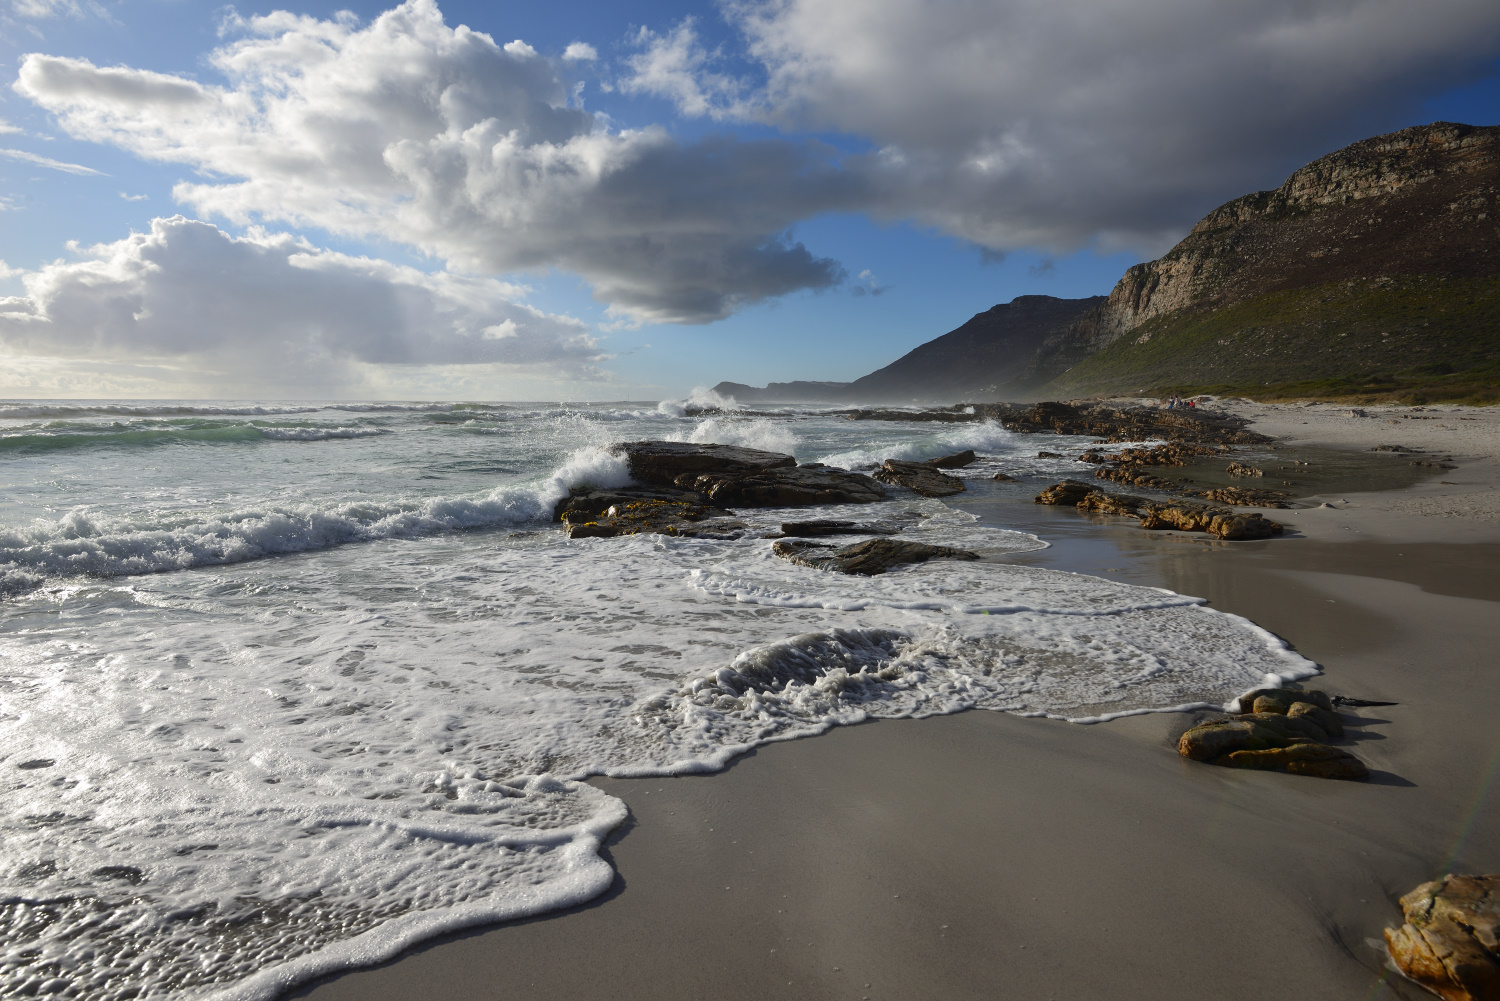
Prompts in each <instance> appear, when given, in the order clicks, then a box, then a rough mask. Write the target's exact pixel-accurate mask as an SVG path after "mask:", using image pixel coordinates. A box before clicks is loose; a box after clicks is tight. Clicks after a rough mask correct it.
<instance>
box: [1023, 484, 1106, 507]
mask: <svg viewBox="0 0 1500 1001" xmlns="http://www.w3.org/2000/svg"><path fill="white" fill-rule="evenodd" d="M1093 492H1094V488H1093V487H1091V486H1089V485H1088V484H1087V483H1080V482H1078V481H1077V480H1063V481H1062V482H1061V483H1054V484H1052V485H1051V486H1050V487H1048V488H1047V489H1045V490H1043V491H1042V492H1041V493H1039V494H1037V495H1036V502H1037V503H1038V504H1064V505H1067V506H1068V507H1075V506H1077V504H1078V502H1079V501H1081V500H1083V499H1084V498H1085V497H1087V496H1088V495H1089V494H1091V493H1093Z"/></svg>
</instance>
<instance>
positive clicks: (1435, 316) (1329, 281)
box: [1038, 122, 1500, 396]
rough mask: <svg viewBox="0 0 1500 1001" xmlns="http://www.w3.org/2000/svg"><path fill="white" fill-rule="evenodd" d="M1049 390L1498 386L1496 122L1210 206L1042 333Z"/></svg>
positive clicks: (1440, 132)
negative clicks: (1077, 311)
mask: <svg viewBox="0 0 1500 1001" xmlns="http://www.w3.org/2000/svg"><path fill="white" fill-rule="evenodd" d="M1038 367H1039V369H1040V370H1042V371H1053V372H1057V373H1058V374H1057V375H1056V376H1054V377H1053V378H1052V379H1050V380H1049V381H1048V382H1047V383H1045V384H1044V385H1042V386H1040V387H1039V391H1040V393H1041V395H1059V394H1061V395H1071V396H1077V395H1082V394H1093V393H1119V392H1137V391H1142V390H1150V389H1157V390H1163V389H1171V388H1176V387H1182V388H1192V389H1209V388H1217V389H1220V390H1236V391H1241V392H1255V391H1257V390H1260V391H1264V390H1265V389H1266V388H1267V387H1271V388H1272V389H1273V390H1277V389H1279V390H1282V391H1288V392H1292V393H1297V392H1300V393H1302V394H1312V395H1357V394H1359V393H1361V392H1363V393H1372V394H1381V393H1386V394H1389V393H1390V392H1392V391H1396V390H1400V389H1402V388H1403V387H1405V388H1407V389H1408V390H1412V391H1426V392H1431V393H1438V394H1440V395H1449V396H1454V395H1458V396H1462V395H1464V393H1466V392H1470V391H1473V390H1475V389H1479V390H1480V391H1483V387H1484V386H1485V385H1486V384H1487V385H1488V386H1489V387H1490V389H1491V390H1493V389H1494V388H1495V387H1496V386H1497V385H1500V378H1497V377H1500V370H1497V369H1500V127H1488V128H1476V127H1473V126H1468V125H1455V124H1452V123H1448V122H1438V123H1435V124H1433V125H1424V126H1419V127H1416V128H1410V129H1403V130H1401V131H1400V132H1394V133H1391V134H1390V135H1385V136H1378V137H1376V138H1374V139H1366V140H1364V141H1363V142H1358V143H1355V144H1353V145H1352V146H1347V147H1345V148H1344V149H1341V150H1339V151H1338V152H1336V153H1331V154H1329V155H1328V156H1325V157H1323V158H1322V159H1319V160H1316V161H1314V162H1313V163H1310V164H1308V165H1307V166H1306V167H1303V168H1302V169H1300V170H1298V171H1296V172H1295V173H1294V174H1292V176H1291V177H1289V178H1288V179H1287V181H1286V183H1285V184H1283V185H1282V186H1281V187H1279V188H1277V189H1276V190H1275V191H1261V192H1257V193H1255V194H1252V195H1246V196H1244V197H1243V198H1237V199H1235V200H1234V201H1232V202H1229V203H1228V204H1226V205H1223V206H1220V207H1219V208H1217V209H1215V210H1214V211H1213V212H1211V213H1209V214H1208V216H1207V217H1205V218H1204V219H1203V220H1202V221H1201V222H1199V223H1198V224H1197V225H1196V226H1194V227H1193V229H1192V232H1190V233H1189V234H1188V236H1187V237H1186V238H1185V239H1184V240H1183V241H1182V242H1181V243H1179V244H1178V245H1177V246H1175V247H1173V248H1172V250H1170V251H1169V252H1168V253H1167V254H1166V255H1165V256H1163V257H1161V258H1160V259H1158V260H1155V261H1151V262H1150V263H1147V264H1139V265H1136V266H1135V267H1133V268H1131V269H1130V270H1128V271H1127V272H1126V273H1125V276H1124V277H1123V278H1121V279H1120V281H1119V283H1118V284H1117V285H1116V286H1115V288H1114V291H1112V292H1111V293H1110V295H1109V300H1108V302H1107V303H1106V304H1105V305H1104V306H1103V307H1101V308H1100V309H1099V310H1098V311H1097V312H1095V313H1093V314H1091V315H1089V316H1087V317H1085V318H1084V319H1083V320H1082V321H1080V322H1078V323H1076V324H1073V325H1072V326H1070V327H1069V328H1068V329H1066V330H1061V331H1055V332H1054V333H1053V334H1052V335H1050V336H1049V338H1048V340H1047V343H1046V344H1044V345H1043V346H1042V348H1041V351H1040V356H1039V358H1038Z"/></svg>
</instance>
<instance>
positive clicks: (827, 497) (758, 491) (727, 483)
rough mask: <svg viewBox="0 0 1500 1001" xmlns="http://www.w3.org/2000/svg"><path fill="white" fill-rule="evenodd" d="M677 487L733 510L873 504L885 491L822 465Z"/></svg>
mask: <svg viewBox="0 0 1500 1001" xmlns="http://www.w3.org/2000/svg"><path fill="white" fill-rule="evenodd" d="M933 475H936V476H941V475H942V474H941V473H934V474H933ZM676 484H677V485H678V486H679V487H687V488H690V489H692V490H693V491H695V492H697V493H699V494H702V495H703V496H704V497H705V498H706V499H708V500H710V501H712V502H713V503H715V504H722V505H725V506H730V505H732V506H735V507H805V506H807V505H809V504H872V503H874V502H875V501H879V500H884V499H885V489H884V488H883V487H881V486H880V484H878V483H876V482H875V481H874V480H872V479H871V478H870V477H868V476H866V475H864V474H863V473H850V472H847V471H845V470H842V469H835V468H833V467H831V466H823V465H814V466H791V467H786V466H781V467H775V468H771V469H767V470H764V471H761V472H753V473H739V472H727V473H721V472H709V473H700V474H697V475H691V474H684V475H681V476H679V477H678V478H677V480H676Z"/></svg>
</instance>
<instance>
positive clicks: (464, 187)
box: [16, 0, 857, 323]
mask: <svg viewBox="0 0 1500 1001" xmlns="http://www.w3.org/2000/svg"><path fill="white" fill-rule="evenodd" d="M233 27H234V29H235V30H237V31H238V32H240V33H242V34H243V36H244V37H242V38H241V39H240V40H238V41H236V42H234V43H232V44H229V45H226V46H224V47H223V48H221V49H219V50H217V51H216V52H215V53H214V54H213V56H212V59H211V62H212V63H213V65H214V66H215V67H216V68H217V69H218V70H219V71H220V72H222V73H223V74H224V76H225V77H226V79H227V80H228V85H227V86H209V85H205V84H201V83H199V82H197V81H194V80H190V79H187V78H184V77H178V76H170V75H166V74H161V73H154V72H150V71H147V70H139V69H132V68H127V67H98V66H94V65H93V64H92V63H90V62H88V61H87V60H82V59H68V58H61V57H54V56H45V55H36V54H33V55H29V56H27V57H26V58H25V59H24V60H23V62H22V64H21V71H20V76H19V79H18V81H17V83H16V89H17V90H18V91H19V92H20V93H21V94H23V95H25V96H27V97H29V98H30V99H32V100H33V101H35V102H36V103H38V104H40V105H41V106H43V107H45V108H47V109H48V110H50V111H52V112H54V113H55V114H56V115H57V117H58V119H59V121H60V122H61V124H62V126H63V127H64V128H65V129H66V130H67V131H68V132H69V133H70V134H71V135H73V136H75V137H80V138H86V139H91V140H95V141H98V142H106V143H111V144H114V145H117V146H120V147H122V148H124V149H127V150H130V151H132V152H135V153H137V154H139V155H140V156H143V157H146V158H148V159H152V160H158V161H167V162H175V163H182V164H187V165H189V166H191V167H193V168H195V169H196V170H198V171H200V172H201V173H203V174H205V175H207V176H208V178H209V179H207V180H204V181H202V182H196V183H183V184H180V185H178V187H177V188H176V190H175V192H174V194H175V196H176V197H177V198H178V199H179V200H180V201H181V202H183V203H185V204H188V205H191V206H193V207H194V208H195V209H197V210H198V211H199V212H200V213H202V214H205V215H217V216H220V217H223V218H225V219H228V220H231V221H233V222H236V223H241V224H244V223H249V222H252V221H261V222H281V223H287V224H291V225H295V226H316V227H320V228H323V229H326V230H329V231H332V232H335V233H340V234H347V235H352V236H357V237H370V236H378V237H383V238H386V239H391V240H396V241H399V242H402V243H406V244H410V245H414V246H416V247H419V248H421V249H423V250H424V251H427V252H429V253H431V254H434V255H436V256H438V257H440V258H442V259H444V260H445V261H447V262H448V264H449V265H450V266H451V267H453V268H455V269H458V270H463V271H481V272H500V273H505V272H512V271H516V270H522V269H528V268H543V267H555V268H561V269H564V270H567V271H571V272H575V273H577V274H580V275H582V276H583V277H584V278H585V279H587V280H588V281H589V282H590V283H591V284H592V285H593V287H594V290H595V293H596V295H597V297H598V298H599V299H601V300H602V301H604V302H607V303H609V304H610V305H611V307H612V308H614V309H615V310H616V311H618V312H619V313H621V314H624V315H626V316H628V317H630V318H634V319H636V320H650V321H657V322H687V323H694V322H704V321H708V320H713V319H718V318H720V317H723V316H727V315H728V314H729V313H731V312H733V311H734V310H735V309H737V308H739V307H740V306H742V305H745V304H747V303H752V302H757V301H760V300H763V299H767V298H772V297H775V296H780V295H784V294H786V293H788V292H791V291H794V290H797V289H804V288H814V289H817V288H826V287H829V286H831V285H833V284H836V283H837V282H838V281H839V280H841V278H842V271H841V269H840V268H839V266H838V264H837V263H836V262H834V261H831V260H828V259H826V258H819V257H815V256H814V255H813V254H812V253H810V252H809V251H808V250H807V249H806V248H805V247H803V246H802V245H801V244H799V243H796V242H795V241H793V240H791V239H789V238H787V237H786V236H785V235H784V234H785V232H786V230H787V229H788V228H789V227H790V226H791V225H792V224H793V223H795V222H797V221H798V220H800V219H803V218H806V217H807V216H809V215H812V214H815V213H817V212H819V211H823V210H825V209H827V208H829V207H831V206H837V205H846V206H849V207H853V206H854V204H855V203H856V201H857V199H856V198H854V197H853V196H852V193H851V191H850V187H851V186H850V182H849V178H848V177H846V176H845V175H843V174H842V173H841V172H840V171H839V170H838V168H837V166H836V164H834V163H832V162H831V161H830V160H829V159H828V157H827V155H826V152H825V151H823V150H822V149H821V147H818V146H816V145H814V144H810V143H803V142H791V141H780V140H773V141H764V142H749V143H744V142H736V141H733V140H731V139H710V140H707V141H704V142H700V143H692V144H682V143H679V142H677V141H675V140H673V139H672V138H671V137H670V136H669V134H668V133H667V132H666V131H665V130H663V129H661V128H656V127H653V128H646V129H640V130H626V131H610V130H608V129H607V128H605V127H604V126H603V125H602V124H601V123H600V122H599V121H597V120H596V119H595V118H594V116H592V115H590V114H588V113H586V112H585V111H583V110H582V109H580V108H578V107H574V106H571V105H570V103H569V95H570V89H569V87H568V85H567V82H566V80H565V79H564V77H563V76H561V75H560V73H559V69H558V65H559V63H554V62H553V61H550V60H548V59H545V58H543V57H541V56H540V55H538V54H537V52H536V51H535V50H533V49H532V48H531V47H530V46H529V45H527V44H526V43H524V42H521V41H512V42H509V43H506V44H504V45H501V44H498V43H497V42H496V41H495V40H494V39H492V38H491V37H490V36H488V35H485V34H482V33H479V32H475V31H471V30H469V29H467V28H464V27H459V28H449V27H447V26H446V25H445V24H444V23H443V18H442V14H441V13H440V12H439V10H438V8H437V6H436V4H435V3H433V2H432V0H409V2H407V3H404V4H402V5H401V6H399V7H397V8H395V9H394V10H391V11H389V12H387V13H385V14H383V15H381V16H380V17H379V18H377V19H375V20H374V21H373V22H372V23H370V24H369V25H368V26H366V27H359V26H358V25H357V24H356V23H355V22H354V21H353V19H352V18H350V17H341V18H337V19H335V20H331V21H320V20H316V19H313V18H307V17H297V16H294V15H291V14H286V13H277V14H272V15H269V16H266V17H257V18H251V19H248V20H239V21H236V22H235V23H234V25H233ZM585 48H586V47H585ZM569 51H570V52H571V54H572V56H571V58H570V59H569V60H568V62H577V61H580V60H581V59H583V58H584V57H586V56H587V55H588V53H587V52H586V51H584V49H581V48H579V47H577V46H570V49H569Z"/></svg>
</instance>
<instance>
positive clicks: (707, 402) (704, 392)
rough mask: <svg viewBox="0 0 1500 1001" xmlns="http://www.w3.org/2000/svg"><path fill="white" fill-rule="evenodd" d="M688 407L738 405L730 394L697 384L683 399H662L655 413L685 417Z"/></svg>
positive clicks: (738, 406) (701, 408)
mask: <svg viewBox="0 0 1500 1001" xmlns="http://www.w3.org/2000/svg"><path fill="white" fill-rule="evenodd" d="M689 409H696V410H710V409H712V410H739V409H740V405H739V403H738V402H737V401H736V400H735V398H734V397H732V396H725V395H723V394H722V393H716V392H714V391H713V390H712V389H709V388H708V387H707V386H699V387H697V388H696V389H694V390H693V391H692V392H691V393H689V394H688V397H687V399H685V400H662V401H661V402H660V403H658V404H657V405H656V410H657V413H659V414H661V415H663V416H665V417H686V416H687V412H688V410H689Z"/></svg>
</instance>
